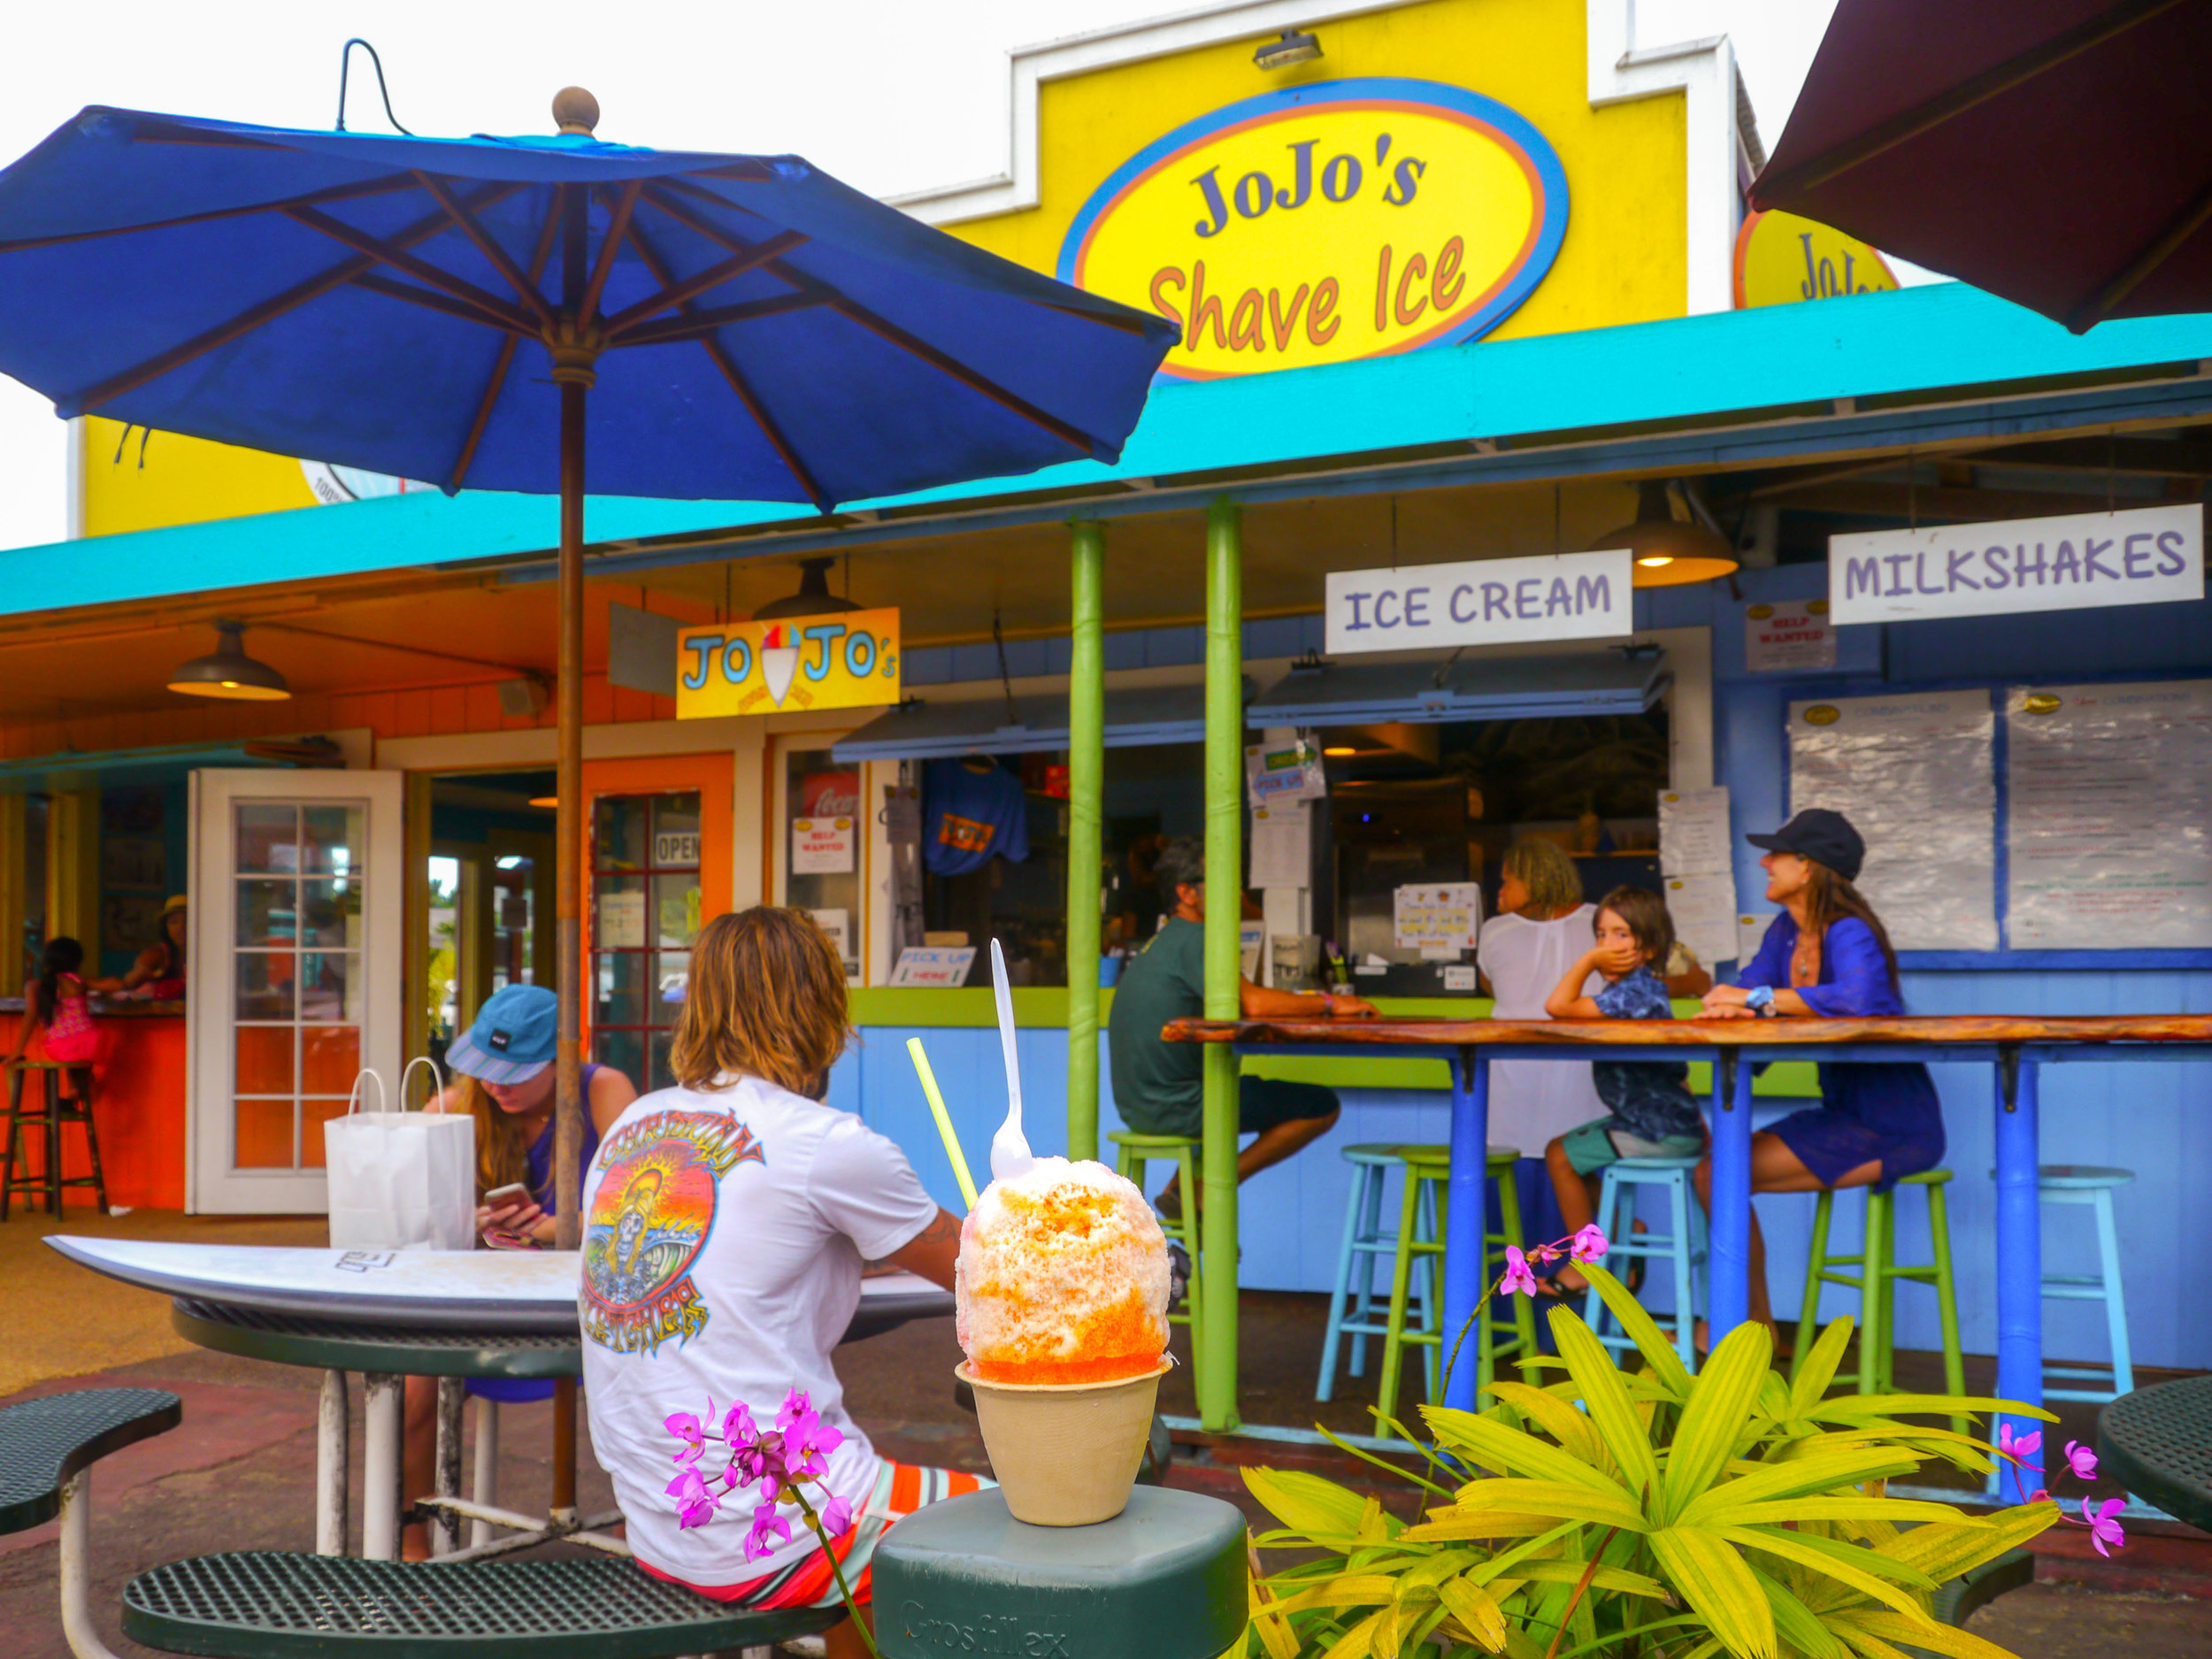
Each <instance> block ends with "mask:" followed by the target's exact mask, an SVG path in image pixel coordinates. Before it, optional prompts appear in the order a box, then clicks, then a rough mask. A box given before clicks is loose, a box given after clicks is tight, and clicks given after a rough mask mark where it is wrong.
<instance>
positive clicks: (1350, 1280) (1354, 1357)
mask: <svg viewBox="0 0 2212 1659" xmlns="http://www.w3.org/2000/svg"><path fill="white" fill-rule="evenodd" d="M1344 1161H1345V1162H1346V1163H1347V1164H1350V1165H1351V1166H1352V1190H1351V1194H1350V1195H1349V1197H1348V1199H1347V1200H1346V1202H1345V1205H1344V1239H1343V1242H1342V1243H1341V1245H1340V1246H1339V1248H1338V1250H1337V1257H1336V1288H1335V1289H1334V1290H1333V1292H1332V1293H1331V1294H1330V1297H1329V1323H1328V1331H1327V1334H1326V1335H1325V1337H1324V1338H1323V1339H1322V1342H1321V1378H1320V1380H1319V1382H1317V1384H1316V1385H1315V1386H1314V1392H1313V1397H1314V1398H1315V1399H1316V1400H1327V1399H1329V1398H1330V1397H1331V1396H1332V1395H1333V1394H1334V1393H1335V1390H1336V1361H1337V1355H1338V1353H1339V1351H1340V1345H1341V1342H1342V1339H1343V1338H1345V1337H1347V1336H1348V1337H1350V1338H1351V1339H1352V1354H1351V1372H1352V1375H1353V1376H1355V1377H1364V1376H1365V1375H1366V1374H1367V1339H1368V1338H1369V1337H1371V1336H1386V1335H1387V1334H1388V1333H1389V1326H1388V1325H1386V1324H1380V1323H1378V1322H1377V1321H1376V1318H1375V1316H1374V1304H1375V1302H1376V1300H1377V1297H1376V1294H1375V1265H1376V1258H1377V1257H1379V1256H1396V1255H1397V1254H1398V1235H1397V1234H1396V1233H1386V1232H1385V1231H1384V1230H1383V1225H1382V1207H1383V1187H1384V1185H1385V1184H1386V1182H1387V1181H1388V1179H1389V1177H1390V1171H1393V1170H1395V1169H1402V1168H1403V1167H1404V1166H1405V1157H1404V1156H1403V1154H1402V1152H1401V1151H1400V1149H1399V1148H1397V1147H1394V1146H1386V1145H1383V1144H1382V1143H1380V1142H1372V1141H1371V1142H1363V1143H1362V1144H1360V1145H1357V1146H1349V1147H1346V1148H1344ZM1355 1281H1356V1282H1355ZM1430 1288H1431V1286H1430V1284H1429V1280H1428V1277H1427V1275H1425V1274H1424V1275H1423V1276H1422V1277H1421V1278H1420V1279H1417V1281H1415V1286H1414V1292H1415V1294H1417V1295H1418V1296H1419V1297H1420V1298H1421V1318H1422V1325H1423V1328H1424V1329H1426V1328H1427V1326H1428V1325H1430V1324H1432V1323H1433V1321H1432V1317H1431V1311H1430V1309H1429V1306H1428V1300H1429V1291H1430Z"/></svg>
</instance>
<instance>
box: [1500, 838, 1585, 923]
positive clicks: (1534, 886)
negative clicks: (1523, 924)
mask: <svg viewBox="0 0 2212 1659" xmlns="http://www.w3.org/2000/svg"><path fill="white" fill-rule="evenodd" d="M1501 867H1502V869H1503V870H1504V872H1505V873H1506V874H1508V875H1509V876H1511V877H1513V878H1514V879H1517V881H1519V882H1520V884H1521V885H1522V886H1523V887H1525V888H1527V889H1528V904H1527V906H1526V907H1525V908H1527V909H1528V910H1533V911H1535V912H1536V913H1538V914H1539V915H1542V916H1562V915H1564V914H1565V913H1566V912H1567V911H1569V910H1574V909H1576V908H1577V907H1578V906H1579V905H1580V904H1581V903H1582V872H1580V871H1579V870H1577V869H1576V868H1575V861H1574V860H1573V859H1571V858H1570V857H1568V856H1567V855H1566V852H1565V850H1564V849H1563V848H1561V847H1560V845H1559V843H1558V842H1556V841H1546V840H1545V839H1544V838H1543V837H1542V836H1540V835H1531V836H1528V837H1526V838H1525V839H1524V840H1521V841H1515V842H1514V843H1513V845H1512V847H1511V848H1510V849H1508V850H1507V852H1506V855H1505V863H1504V864H1503V865H1502V866H1501Z"/></svg>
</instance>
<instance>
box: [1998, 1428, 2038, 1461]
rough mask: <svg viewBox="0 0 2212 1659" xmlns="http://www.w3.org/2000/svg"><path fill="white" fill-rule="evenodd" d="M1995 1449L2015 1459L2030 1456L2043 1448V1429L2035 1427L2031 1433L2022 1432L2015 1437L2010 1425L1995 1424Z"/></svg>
mask: <svg viewBox="0 0 2212 1659" xmlns="http://www.w3.org/2000/svg"><path fill="white" fill-rule="evenodd" d="M1997 1449H1998V1450H1999V1451H2001V1452H2002V1453H2003V1454H2004V1455H2006V1456H2008V1457H2011V1458H2015V1459H2022V1458H2029V1457H2032V1456H2034V1455H2036V1454H2037V1453H2038V1452H2039V1451H2041V1450H2042V1449H2043V1431H2042V1430H2041V1429H2037V1430H2035V1431H2034V1432H2032V1433H2028V1434H2023V1435H2021V1436H2019V1437H2018V1438H2017V1439H2016V1438H2015V1437H2014V1435H2013V1432H2012V1425H2011V1424H2009V1423H2000V1424H1999V1425H1997Z"/></svg>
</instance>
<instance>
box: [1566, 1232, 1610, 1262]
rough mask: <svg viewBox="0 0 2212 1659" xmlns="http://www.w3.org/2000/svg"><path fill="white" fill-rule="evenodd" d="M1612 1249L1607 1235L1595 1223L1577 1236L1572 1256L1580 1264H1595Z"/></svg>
mask: <svg viewBox="0 0 2212 1659" xmlns="http://www.w3.org/2000/svg"><path fill="white" fill-rule="evenodd" d="M1609 1248H1612V1247H1611V1246H1610V1245H1609V1243H1608V1242H1607V1241H1606V1237H1605V1234H1604V1233H1601V1232H1600V1231H1599V1230H1598V1228H1597V1226H1596V1225H1595V1224H1594V1223H1593V1224H1592V1225H1589V1226H1586V1227H1584V1228H1583V1229H1582V1230H1581V1231H1580V1232H1578V1233H1576V1234H1575V1237H1574V1248H1573V1249H1572V1251H1571V1255H1572V1256H1574V1259H1575V1260H1576V1261H1578V1262H1594V1261H1596V1260H1597V1259H1598V1258H1599V1257H1600V1256H1603V1255H1604V1254H1605V1253H1606V1251H1607V1250H1608V1249H1609Z"/></svg>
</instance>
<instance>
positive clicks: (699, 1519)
mask: <svg viewBox="0 0 2212 1659" xmlns="http://www.w3.org/2000/svg"><path fill="white" fill-rule="evenodd" d="M668 1495H669V1496H670V1497H672V1498H674V1499H677V1500H678V1501H679V1504H680V1507H679V1508H678V1509H677V1511H676V1525H678V1526H679V1527H687V1526H703V1525H706V1524H707V1523H708V1522H709V1521H710V1520H712V1519H713V1518H714V1511H715V1506H716V1505H717V1504H718V1503H719V1502H721V1500H720V1499H719V1498H718V1497H716V1496H715V1495H714V1494H711V1493H710V1492H709V1491H708V1490H707V1486H706V1482H705V1481H704V1480H703V1479H701V1478H700V1475H699V1471H698V1469H697V1467H696V1466H695V1465H694V1464H691V1463H686V1464H685V1465H684V1466H683V1467H682V1468H681V1469H680V1470H678V1471H676V1478H675V1479H673V1480H672V1481H670V1482H669V1483H668Z"/></svg>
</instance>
